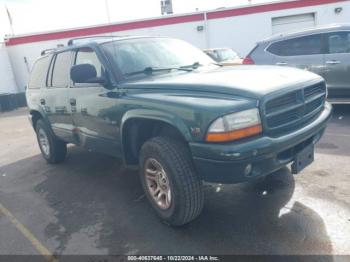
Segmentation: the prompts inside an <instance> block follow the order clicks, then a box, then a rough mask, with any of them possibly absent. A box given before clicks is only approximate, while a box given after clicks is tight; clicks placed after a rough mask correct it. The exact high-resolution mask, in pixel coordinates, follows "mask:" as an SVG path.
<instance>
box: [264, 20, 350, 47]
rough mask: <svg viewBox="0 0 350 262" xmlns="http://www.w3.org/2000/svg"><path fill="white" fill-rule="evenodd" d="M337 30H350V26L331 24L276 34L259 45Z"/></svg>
mask: <svg viewBox="0 0 350 262" xmlns="http://www.w3.org/2000/svg"><path fill="white" fill-rule="evenodd" d="M336 30H350V24H329V25H326V26H319V27H312V28H307V29H303V30H298V31H292V32H287V33H282V34H275V35H272V36H270V37H268V38H266V39H264V40H261V41H259V43H262V42H270V41H275V40H282V39H286V38H293V37H297V36H304V35H310V34H316V33H327V32H333V31H336Z"/></svg>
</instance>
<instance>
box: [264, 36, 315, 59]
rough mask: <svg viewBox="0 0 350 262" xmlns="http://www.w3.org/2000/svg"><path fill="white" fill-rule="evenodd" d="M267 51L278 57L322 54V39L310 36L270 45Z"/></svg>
mask: <svg viewBox="0 0 350 262" xmlns="http://www.w3.org/2000/svg"><path fill="white" fill-rule="evenodd" d="M267 51H269V52H270V53H272V54H275V55H278V56H300V55H316V54H322V37H321V35H310V36H303V37H298V38H293V39H288V40H284V41H279V42H276V43H273V44H271V45H270V46H269V48H268V49H267Z"/></svg>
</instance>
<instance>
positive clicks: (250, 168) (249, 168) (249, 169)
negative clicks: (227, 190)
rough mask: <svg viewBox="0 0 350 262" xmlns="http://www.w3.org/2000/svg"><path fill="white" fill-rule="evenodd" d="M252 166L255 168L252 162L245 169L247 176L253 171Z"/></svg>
mask: <svg viewBox="0 0 350 262" xmlns="http://www.w3.org/2000/svg"><path fill="white" fill-rule="evenodd" d="M252 168H253V166H252V164H248V165H247V166H246V167H245V169H244V174H245V175H246V176H247V175H249V174H250V172H252Z"/></svg>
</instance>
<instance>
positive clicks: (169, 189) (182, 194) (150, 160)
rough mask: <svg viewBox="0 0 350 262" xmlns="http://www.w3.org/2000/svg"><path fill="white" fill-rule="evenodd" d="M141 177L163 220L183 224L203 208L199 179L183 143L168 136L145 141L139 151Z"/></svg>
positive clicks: (171, 223) (152, 203)
mask: <svg viewBox="0 0 350 262" xmlns="http://www.w3.org/2000/svg"><path fill="white" fill-rule="evenodd" d="M140 178H141V182H142V185H143V188H144V191H145V193H146V195H147V198H148V200H149V201H150V203H151V205H152V207H153V208H154V209H155V211H156V213H157V214H158V216H159V217H160V218H161V219H162V220H164V221H165V222H166V223H168V224H170V225H176V226H179V225H183V224H186V223H188V222H190V221H191V220H193V219H195V218H196V217H197V216H198V215H199V214H200V212H201V211H202V208H203V191H202V182H201V180H200V178H199V177H198V176H197V174H196V172H195V170H194V167H193V164H192V161H191V155H190V152H189V150H188V149H187V147H186V145H184V144H183V143H181V142H177V141H174V140H172V139H170V138H167V137H156V138H152V139H150V140H149V141H147V142H146V143H145V144H144V145H143V146H142V148H141V151H140Z"/></svg>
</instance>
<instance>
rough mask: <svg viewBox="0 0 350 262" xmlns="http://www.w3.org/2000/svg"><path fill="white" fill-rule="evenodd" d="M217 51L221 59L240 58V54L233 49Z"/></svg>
mask: <svg viewBox="0 0 350 262" xmlns="http://www.w3.org/2000/svg"><path fill="white" fill-rule="evenodd" d="M217 53H218V55H219V57H220V61H227V60H234V59H237V58H239V57H238V54H237V53H236V52H235V51H233V50H232V49H221V50H217Z"/></svg>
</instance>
